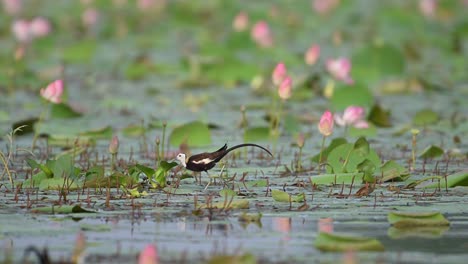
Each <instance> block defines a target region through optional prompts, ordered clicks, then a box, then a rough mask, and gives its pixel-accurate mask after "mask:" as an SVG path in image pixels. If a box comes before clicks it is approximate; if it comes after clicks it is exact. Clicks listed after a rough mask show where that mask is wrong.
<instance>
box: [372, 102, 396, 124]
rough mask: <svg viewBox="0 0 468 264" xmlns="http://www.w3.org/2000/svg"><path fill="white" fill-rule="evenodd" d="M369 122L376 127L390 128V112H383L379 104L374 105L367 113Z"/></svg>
mask: <svg viewBox="0 0 468 264" xmlns="http://www.w3.org/2000/svg"><path fill="white" fill-rule="evenodd" d="M368 119H369V121H371V122H372V123H373V124H374V125H376V126H378V127H391V126H392V123H391V121H390V112H389V111H385V110H384V109H383V108H382V107H381V106H380V105H379V104H374V106H372V108H371V110H370V112H369V117H368Z"/></svg>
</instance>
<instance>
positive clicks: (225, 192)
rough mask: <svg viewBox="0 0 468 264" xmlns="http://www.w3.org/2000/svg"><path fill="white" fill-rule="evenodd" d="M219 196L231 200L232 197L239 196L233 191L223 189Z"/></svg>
mask: <svg viewBox="0 0 468 264" xmlns="http://www.w3.org/2000/svg"><path fill="white" fill-rule="evenodd" d="M219 195H220V196H221V197H224V198H227V199H230V198H231V197H235V196H237V193H236V192H235V191H233V190H231V189H222V190H221V191H219Z"/></svg>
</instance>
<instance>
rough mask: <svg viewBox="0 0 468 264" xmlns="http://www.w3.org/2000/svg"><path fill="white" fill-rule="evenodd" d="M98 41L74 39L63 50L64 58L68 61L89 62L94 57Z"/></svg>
mask: <svg viewBox="0 0 468 264" xmlns="http://www.w3.org/2000/svg"><path fill="white" fill-rule="evenodd" d="M96 46H97V45H96V41H93V40H87V41H74V42H73V45H71V46H69V47H67V48H65V49H64V50H63V60H64V61H65V62H67V63H88V62H90V61H91V58H93V57H94V53H95V50H96Z"/></svg>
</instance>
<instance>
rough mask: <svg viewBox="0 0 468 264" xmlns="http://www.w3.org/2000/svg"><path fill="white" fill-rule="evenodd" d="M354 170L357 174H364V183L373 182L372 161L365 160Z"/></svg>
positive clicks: (373, 167)
mask: <svg viewBox="0 0 468 264" xmlns="http://www.w3.org/2000/svg"><path fill="white" fill-rule="evenodd" d="M356 168H357V169H358V171H359V172H362V173H364V178H363V180H364V181H365V182H374V181H375V180H374V177H373V175H374V171H375V168H376V165H375V164H374V163H373V162H372V161H370V160H368V159H365V160H364V161H363V162H361V163H359V164H358V165H357V167H356Z"/></svg>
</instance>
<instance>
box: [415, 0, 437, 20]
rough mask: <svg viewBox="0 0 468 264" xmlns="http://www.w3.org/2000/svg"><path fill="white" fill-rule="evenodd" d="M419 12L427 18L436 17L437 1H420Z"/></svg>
mask: <svg viewBox="0 0 468 264" xmlns="http://www.w3.org/2000/svg"><path fill="white" fill-rule="evenodd" d="M419 11H421V13H422V14H423V15H424V16H425V17H434V16H435V14H436V11H437V0H419Z"/></svg>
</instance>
